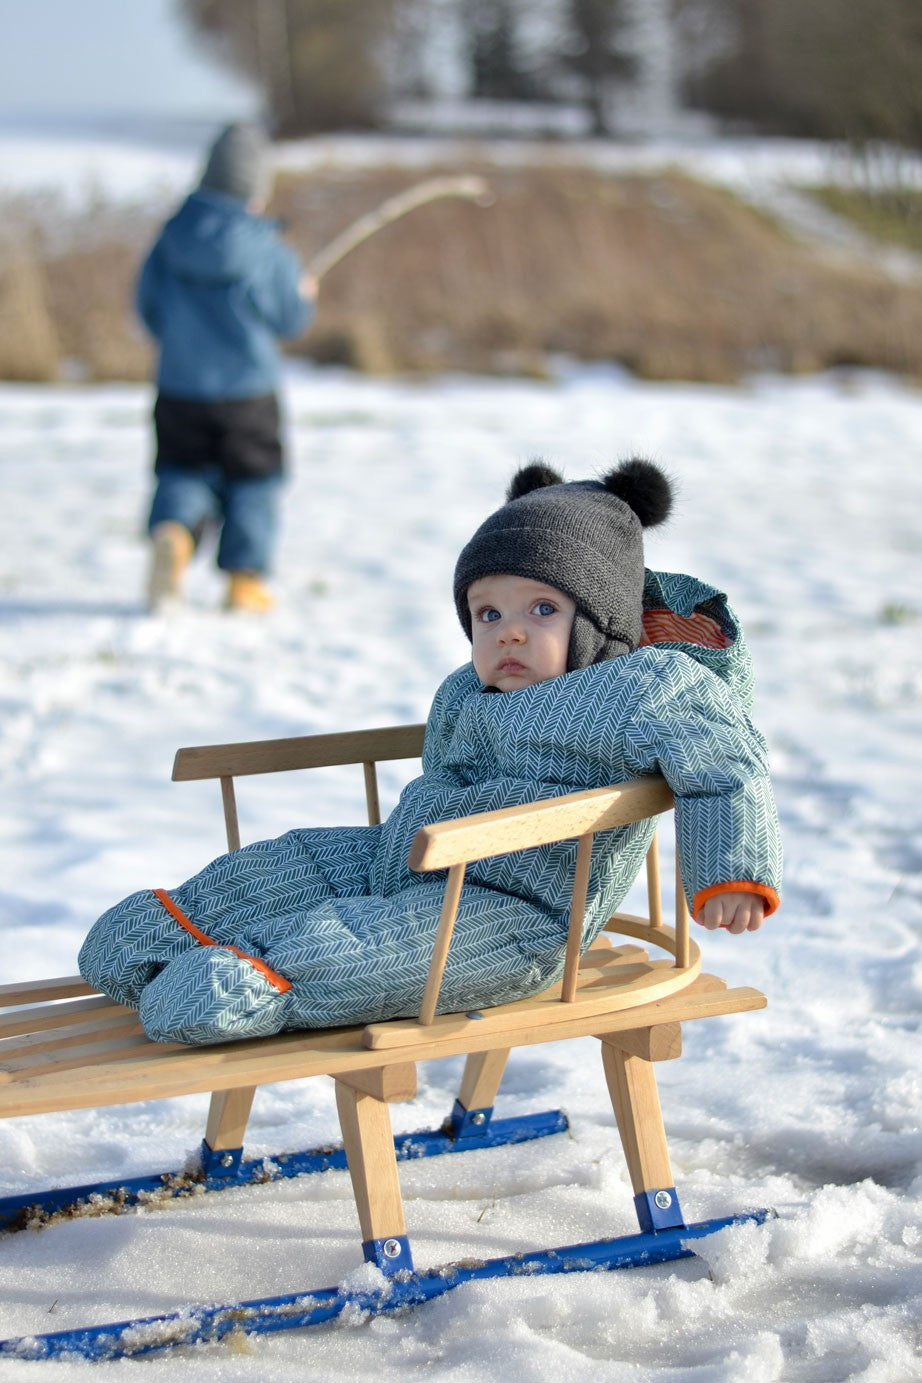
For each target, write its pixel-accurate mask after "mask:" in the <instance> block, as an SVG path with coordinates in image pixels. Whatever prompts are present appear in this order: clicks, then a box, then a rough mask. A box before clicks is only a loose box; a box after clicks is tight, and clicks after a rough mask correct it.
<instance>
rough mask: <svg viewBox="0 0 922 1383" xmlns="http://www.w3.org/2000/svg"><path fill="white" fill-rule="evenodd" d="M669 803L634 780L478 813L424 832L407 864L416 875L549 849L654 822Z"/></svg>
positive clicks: (652, 782)
mask: <svg viewBox="0 0 922 1383" xmlns="http://www.w3.org/2000/svg"><path fill="white" fill-rule="evenodd" d="M672 802H673V798H672V793H671V792H670V790H669V786H668V784H667V783H665V782H664V781H663V779H662V778H647V779H644V778H637V779H634V781H633V782H630V783H622V784H620V785H619V786H618V787H611V788H590V789H589V790H587V791H585V792H570V793H566V794H565V795H563V796H561V797H554V798H551V799H550V800H546V801H542V802H526V803H525V804H524V805H522V806H520V807H503V808H501V809H500V810H498V811H492V812H478V813H477V814H476V815H472V816H465V817H462V818H459V819H458V820H456V821H440V822H439V823H438V824H437V825H434V826H424V827H423V828H422V829H421V830H420V831H419V832H418V833H417V835H416V839H415V840H414V842H413V847H412V849H411V851H410V857H409V864H410V868H411V869H417V870H428V869H448V868H450V867H451V866H452V865H456V864H466V863H470V862H471V861H473V860H482V859H486V858H488V857H489V856H492V855H501V854H505V853H506V852H507V851H512V850H526V849H530V848H532V847H533V846H536V845H550V844H553V843H554V842H556V841H560V840H570V839H573V838H575V837H577V836H583V835H586V834H587V833H588V832H595V831H609V830H612V829H613V828H614V827H616V826H624V825H625V824H626V823H627V822H631V821H639V820H643V819H644V818H646V817H651V816H658V815H659V814H660V813H661V812H665V811H668V810H669V808H670V807H671V806H672Z"/></svg>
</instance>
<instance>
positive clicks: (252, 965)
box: [80, 460, 781, 1043]
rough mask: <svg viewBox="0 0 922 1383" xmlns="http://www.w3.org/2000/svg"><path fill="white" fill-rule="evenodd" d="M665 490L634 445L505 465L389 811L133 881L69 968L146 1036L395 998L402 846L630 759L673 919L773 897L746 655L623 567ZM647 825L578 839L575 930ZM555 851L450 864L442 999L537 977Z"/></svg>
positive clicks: (555, 946)
mask: <svg viewBox="0 0 922 1383" xmlns="http://www.w3.org/2000/svg"><path fill="white" fill-rule="evenodd" d="M670 505H671V490H670V486H669V482H668V480H667V479H666V477H665V476H664V475H663V473H662V472H661V471H660V470H659V469H658V468H657V467H656V466H654V465H652V464H651V463H649V462H647V461H642V460H633V461H629V462H626V463H624V464H623V465H622V466H620V467H619V468H617V469H615V470H613V471H611V472H610V473H609V474H608V475H606V476H605V477H604V478H603V479H602V480H601V481H584V482H573V483H569V484H566V483H564V482H563V481H562V480H561V478H560V476H559V475H557V474H556V473H555V472H554V471H551V470H550V469H549V468H548V467H546V466H543V465H539V464H538V465H532V466H529V467H526V468H525V469H524V470H523V471H521V472H520V473H519V474H518V475H517V476H516V477H515V479H514V481H513V484H512V487H511V489H510V492H509V496H508V502H507V503H506V504H505V505H503V506H502V507H501V508H500V509H499V510H497V511H496V513H494V514H492V515H491V516H490V517H489V518H488V519H487V520H486V521H485V522H484V523H483V524H482V525H481V526H480V528H479V529H478V530H477V532H476V533H475V534H474V536H473V538H472V539H471V541H470V542H469V543H468V544H467V545H466V547H465V548H464V550H463V551H462V553H461V556H460V558H459V559H458V563H457V566H456V570H455V579H454V596H455V604H456V608H457V612H458V615H459V617H460V620H461V623H462V626H463V628H464V630H465V632H466V633H467V635H468V637H469V638H472V640H473V662H472V663H469V664H467V665H465V666H464V667H462V668H459V669H458V670H457V671H456V672H454V673H452V674H451V675H450V676H449V677H448V678H447V679H446V680H445V681H444V682H443V684H442V686H441V687H440V688H439V690H438V692H437V694H436V697H435V700H434V702H433V705H432V709H431V711H430V714H429V719H428V723H427V727H426V735H425V744H424V748H423V773H422V776H421V777H419V778H416V779H415V780H414V781H413V782H411V783H410V784H409V785H408V786H407V787H406V788H405V789H404V791H403V793H402V794H401V797H400V801H399V802H398V804H397V806H396V807H395V809H394V811H393V812H392V813H391V815H390V816H389V817H388V819H387V821H385V822H384V823H383V824H382V825H380V826H367V827H329V828H323V829H316V830H294V831H290V832H288V833H287V834H286V835H284V836H282V837H280V838H279V839H277V840H270V841H263V842H260V843H258V844H256V845H251V846H248V847H246V848H245V849H243V850H240V851H237V852H235V853H233V854H229V855H224V856H221V857H220V858H219V859H217V860H215V861H214V862H213V863H212V864H210V865H209V866H208V867H207V868H206V869H204V870H203V871H202V872H201V873H200V874H198V875H196V876H195V877H194V878H192V879H190V880H188V881H187V882H186V883H184V884H182V885H180V886H179V887H178V888H175V889H173V890H172V891H171V893H166V892H165V891H163V890H157V891H144V892H140V893H136V894H133V895H132V896H131V897H130V898H127V899H125V901H124V902H122V903H119V904H117V905H116V906H115V907H113V908H110V909H109V911H108V912H107V913H105V914H104V915H103V916H102V917H101V918H100V919H99V921H98V922H97V923H96V924H95V926H94V927H93V929H92V931H91V932H90V934H89V936H88V938H87V940H86V942H85V943H84V946H83V949H82V951H81V954H80V969H81V972H82V974H83V976H84V978H85V979H87V980H88V981H89V983H91V984H93V985H95V986H97V987H98V988H100V989H102V990H103V991H104V992H105V993H107V994H109V995H111V996H112V997H113V998H115V999H117V1000H119V1001H120V1002H122V1003H128V1004H131V1005H135V1006H137V1007H138V1008H139V1011H140V1017H141V1022H142V1023H143V1025H144V1028H145V1031H146V1032H147V1034H148V1036H149V1037H151V1038H154V1039H157V1040H162V1041H181V1042H191V1043H207V1042H215V1041H227V1040H229V1039H234V1038H245V1037H256V1036H264V1035H267V1034H269V1033H274V1032H279V1031H281V1030H283V1029H286V1028H317V1027H330V1026H336V1025H340V1024H346V1023H350V1024H351V1023H365V1022H373V1021H381V1020H383V1019H387V1018H391V1017H397V1016H403V1015H411V1014H414V1013H416V1012H418V1010H419V1005H420V1001H421V998H422V993H423V988H424V986H425V981H426V975H427V972H428V967H429V961H430V957H431V952H432V945H433V941H434V936H435V931H436V927H437V924H438V919H439V911H440V906H441V900H442V893H443V887H444V883H443V880H442V878H440V877H433V876H431V875H425V874H422V875H420V874H414V873H412V872H411V871H410V869H409V868H408V866H407V855H408V852H409V848H410V844H411V842H412V840H413V837H414V836H415V834H416V832H417V830H418V829H419V828H420V827H421V826H423V825H427V824H429V823H432V822H436V821H442V820H447V819H450V818H454V817H458V816H463V815H467V814H469V813H472V812H482V811H489V810H493V809H495V808H500V807H507V806H513V805H518V804H521V803H523V802H528V801H532V800H534V799H536V798H547V797H554V796H558V795H561V794H564V793H568V792H573V791H577V790H580V789H585V788H598V787H604V786H607V785H609V784H612V783H618V782H624V781H627V780H628V779H631V778H636V777H638V776H640V775H643V774H651V773H661V774H662V775H663V777H665V778H666V780H667V781H668V782H669V784H670V786H671V788H672V790H673V792H674V794H675V798H676V837H677V843H678V850H679V857H680V861H681V867H682V876H683V880H684V883H685V887H686V891H687V893H688V897H689V902H690V905H691V908H692V911H693V914H694V915H695V917H696V918H697V919H698V920H699V921H700V922H702V923H703V924H704V925H705V926H708V927H712V928H713V927H719V926H723V927H726V928H727V929H728V930H729V931H731V932H733V933H741V932H744V931H754V930H756V929H757V928H758V927H759V926H760V925H761V923H762V920H763V918H764V917H766V916H768V915H769V914H770V913H771V912H772V911H774V909H775V908H776V907H777V905H778V901H779V899H778V889H779V887H780V874H781V846H780V840H779V834H778V823H777V817H776V813H775V807H774V801H773V797H772V791H771V784H770V781H769V776H768V766H767V762H766V755H765V746H764V743H763V741H762V738H761V736H760V735H759V734H758V732H757V731H756V730H755V729H754V727H753V725H752V723H751V721H750V719H749V715H748V710H749V701H750V693H751V668H750V662H749V655H748V653H747V651H746V648H745V645H744V643H743V639H742V635H741V632H740V630H739V626H738V624H737V622H736V619H735V617H734V615H733V614H732V612H731V611H730V609H729V607H728V605H727V603H726V600H725V598H724V596H723V595H722V594H721V593H720V592H718V591H715V590H714V589H712V588H711V587H708V586H704V585H702V584H701V583H700V582H697V581H695V580H693V579H692V578H690V577H686V576H680V575H675V574H668V573H653V572H646V571H645V569H644V562H643V542H642V529H643V528H644V527H645V526H649V525H651V524H655V523H659V522H661V521H662V520H663V519H664V518H665V517H666V515H667V514H668V512H669V508H670ZM490 693H497V694H490ZM654 829H655V823H653V822H637V823H634V824H632V825H629V826H625V827H621V828H618V829H616V830H612V831H606V832H601V833H599V834H598V835H597V836H596V838H595V841H594V844H593V851H592V862H591V868H590V878H589V887H588V894H587V905H586V914H585V924H584V934H583V942H584V945H588V944H589V943H590V942H591V941H592V940H593V939H594V937H595V936H596V935H598V933H599V931H600V930H601V929H602V927H603V925H604V923H605V922H606V920H607V919H608V917H609V916H610V915H611V913H612V912H614V911H615V910H616V909H617V907H618V905H619V904H620V902H621V900H622V899H623V897H624V895H625V894H626V892H627V891H628V889H629V888H630V886H631V884H632V882H633V880H634V877H635V875H636V873H637V871H638V869H639V867H640V865H641V864H642V862H643V858H644V854H645V852H646V849H647V847H648V845H649V842H650V839H651V837H652V834H653V831H654ZM575 850H576V845H575V843H573V842H570V843H565V844H557V845H549V846H541V847H537V848H535V849H532V850H527V851H520V852H517V853H515V854H512V855H508V856H502V857H498V858H494V859H486V860H482V861H479V862H477V863H474V864H472V865H470V867H469V869H468V873H467V882H466V884H465V887H464V890H463V891H462V896H461V904H460V908H459V913H458V919H457V922H456V925H455V933H454V940H453V943H452V947H451V950H450V952H449V956H448V962H447V966H446V970H445V977H444V981H443V985H442V990H441V997H440V1011H442V1012H454V1011H458V1010H461V1011H466V1010H471V1009H476V1008H480V1007H486V1006H490V1005H493V1004H497V1003H503V1002H508V1001H511V1000H514V999H518V998H522V997H525V996H526V995H530V994H535V993H539V992H540V991H542V990H543V989H545V988H547V987H548V986H549V985H550V984H552V983H554V982H555V981H556V980H558V979H559V978H560V975H561V973H562V968H563V961H564V954H565V949H566V938H567V920H568V909H569V900H570V884H571V879H572V869H573V862H574V856H575ZM202 934H204V935H205V937H207V938H208V939H210V940H211V941H212V942H214V943H216V944H214V945H202V944H200V939H201V937H202Z"/></svg>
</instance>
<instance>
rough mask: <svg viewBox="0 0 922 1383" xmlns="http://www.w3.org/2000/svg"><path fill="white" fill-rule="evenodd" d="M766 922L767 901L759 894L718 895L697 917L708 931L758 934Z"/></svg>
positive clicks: (709, 900)
mask: <svg viewBox="0 0 922 1383" xmlns="http://www.w3.org/2000/svg"><path fill="white" fill-rule="evenodd" d="M764 920H765V901H764V899H763V898H761V897H760V896H759V894H758V893H745V892H742V891H741V892H739V893H718V894H716V895H715V896H714V897H713V898H709V899H708V900H707V902H706V903H705V905H704V907H703V908H702V909H701V911H700V912H699V913H697V914H696V916H695V921H696V922H700V923H701V926H702V927H707V929H708V931H711V932H714V931H717V929H718V927H724V928H726V930H727V931H728V932H735V933H736V934H737V935H738V934H739V933H740V932H757V931H758V930H759V928H760V927H761V925H762V923H763V922H764Z"/></svg>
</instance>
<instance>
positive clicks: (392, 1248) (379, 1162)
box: [336, 1063, 416, 1275]
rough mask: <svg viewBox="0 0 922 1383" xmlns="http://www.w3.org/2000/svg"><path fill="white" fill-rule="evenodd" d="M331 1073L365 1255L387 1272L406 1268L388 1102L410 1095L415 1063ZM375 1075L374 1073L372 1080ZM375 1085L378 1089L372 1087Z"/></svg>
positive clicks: (407, 1258) (407, 1259) (413, 1090)
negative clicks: (334, 1076) (344, 1074)
mask: <svg viewBox="0 0 922 1383" xmlns="http://www.w3.org/2000/svg"><path fill="white" fill-rule="evenodd" d="M356 1077H357V1079H355V1080H354V1082H353V1077H352V1076H350V1077H348V1078H337V1079H336V1108H337V1110H338V1111H339V1124H340V1128H341V1129H342V1135H343V1144H344V1146H345V1149H346V1160H347V1162H348V1164H349V1175H350V1176H351V1178H352V1189H353V1192H354V1194H355V1206H356V1210H357V1211H358V1216H359V1225H360V1227H361V1230H362V1251H363V1253H364V1255H365V1259H366V1261H370V1262H372V1263H375V1264H377V1266H378V1267H379V1268H380V1269H381V1271H382V1272H384V1273H386V1274H388V1275H391V1274H393V1273H396V1272H401V1271H404V1270H409V1271H412V1269H413V1260H412V1257H411V1255H410V1243H409V1240H408V1238H407V1230H406V1222H405V1220H404V1214H403V1197H402V1196H401V1194H400V1179H399V1177H398V1175H397V1158H396V1156H395V1154H394V1134H393V1131H392V1128H391V1116H390V1110H389V1109H388V1107H387V1106H388V1102H390V1101H396V1100H405V1099H412V1097H413V1095H414V1094H415V1093H416V1067H415V1066H414V1065H413V1064H412V1063H408V1064H407V1065H406V1066H391V1067H388V1068H384V1069H381V1070H375V1071H366V1072H361V1073H356ZM375 1078H378V1079H377V1080H376V1079H375ZM375 1086H377V1087H378V1089H377V1090H376V1089H375Z"/></svg>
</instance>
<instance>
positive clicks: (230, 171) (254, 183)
mask: <svg viewBox="0 0 922 1383" xmlns="http://www.w3.org/2000/svg"><path fill="white" fill-rule="evenodd" d="M268 153H269V144H268V140H267V139H266V136H265V135H264V134H263V132H262V130H260V129H259V128H258V126H256V125H246V124H235V125H226V126H225V127H224V129H223V130H222V131H221V133H220V134H219V135H218V137H217V139H216V140H215V142H214V144H212V146H211V149H210V151H209V154H208V159H207V162H206V164H205V171H204V172H203V174H202V178H201V182H200V184H199V186H200V187H205V188H209V189H210V190H211V191H212V192H223V193H224V194H225V195H226V196H228V197H239V198H240V200H241V201H242V202H249V201H250V200H251V199H252V198H254V197H265V196H266V195H267V194H268V192H269V185H270V170H269V158H268Z"/></svg>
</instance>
